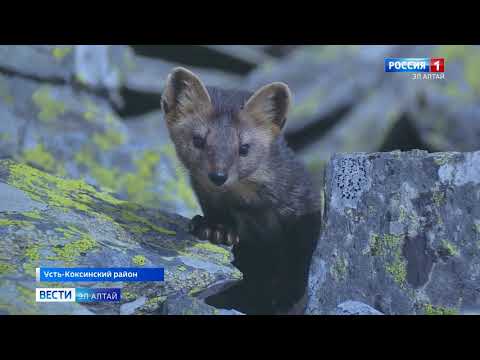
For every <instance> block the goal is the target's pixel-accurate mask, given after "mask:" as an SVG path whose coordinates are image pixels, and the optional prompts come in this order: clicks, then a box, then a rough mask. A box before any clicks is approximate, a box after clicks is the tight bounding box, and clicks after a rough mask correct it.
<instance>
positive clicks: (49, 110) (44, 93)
mask: <svg viewBox="0 0 480 360" xmlns="http://www.w3.org/2000/svg"><path fill="white" fill-rule="evenodd" d="M32 99H33V102H34V103H35V105H36V106H37V107H38V109H39V110H40V112H39V113H38V118H39V119H40V120H41V121H44V122H51V121H54V120H56V119H57V118H58V117H59V116H60V115H63V114H64V113H65V112H66V110H67V109H66V106H65V104H64V103H62V102H61V101H58V100H55V99H54V98H53V97H52V94H51V88H50V87H49V86H42V87H41V88H39V89H38V90H37V91H35V92H34V93H33V95H32Z"/></svg>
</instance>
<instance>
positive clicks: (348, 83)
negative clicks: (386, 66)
mask: <svg viewBox="0 0 480 360" xmlns="http://www.w3.org/2000/svg"><path fill="white" fill-rule="evenodd" d="M375 50H377V51H375ZM391 50H392V47H379V48H378V49H373V48H366V47H361V46H305V47H301V48H299V49H298V50H296V51H294V52H293V53H292V54H291V55H289V56H287V57H286V58H285V59H282V60H280V61H268V62H266V63H264V64H262V65H261V66H259V67H258V68H257V69H256V70H254V71H253V72H252V73H251V74H249V76H248V78H247V80H246V82H245V87H247V88H250V89H256V88H257V87H259V86H262V85H265V84H266V83H268V82H272V81H284V82H286V83H287V84H288V85H289V87H290V88H291V90H292V93H293V94H294V104H293V108H292V111H291V113H290V119H289V121H288V123H287V125H286V126H287V133H295V132H298V131H301V130H303V129H305V128H307V127H309V126H311V125H312V124H314V123H315V122H318V121H324V122H327V121H328V122H332V121H333V122H334V121H335V120H337V119H332V118H331V117H330V116H329V115H330V114H333V113H335V112H342V111H343V110H345V109H349V108H350V107H352V106H354V105H355V104H356V103H357V102H358V101H360V99H362V98H363V97H364V96H365V95H367V94H369V92H371V91H372V89H375V88H376V87H377V86H378V85H379V84H380V81H381V79H382V77H383V76H384V73H383V69H380V70H379V71H370V70H368V71H362V70H360V69H371V68H372V66H375V64H376V63H378V58H380V57H381V56H383V53H386V52H388V51H391ZM377 56H378V57H377ZM382 61H383V58H382ZM325 126H328V125H325Z"/></svg>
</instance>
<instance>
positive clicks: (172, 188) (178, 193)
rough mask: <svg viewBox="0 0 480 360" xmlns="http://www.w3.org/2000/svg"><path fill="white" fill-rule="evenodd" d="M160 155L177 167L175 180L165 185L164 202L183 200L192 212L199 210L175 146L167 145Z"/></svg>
mask: <svg viewBox="0 0 480 360" xmlns="http://www.w3.org/2000/svg"><path fill="white" fill-rule="evenodd" d="M160 153H161V154H162V155H163V156H165V157H167V158H168V159H169V160H170V162H171V163H172V164H173V165H174V166H175V178H174V179H171V180H169V181H167V183H166V184H165V191H164V193H165V194H164V196H163V200H165V201H175V200H178V199H180V200H182V201H183V202H184V203H185V205H186V206H188V207H189V208H190V209H192V210H196V209H198V205H197V201H196V198H195V195H194V193H193V190H192V188H191V187H190V185H189V182H188V179H187V177H186V175H185V174H184V172H183V171H182V166H181V164H180V163H179V161H178V159H177V157H176V156H175V149H174V147H173V145H171V144H167V145H165V146H163V147H162V149H161V151H160Z"/></svg>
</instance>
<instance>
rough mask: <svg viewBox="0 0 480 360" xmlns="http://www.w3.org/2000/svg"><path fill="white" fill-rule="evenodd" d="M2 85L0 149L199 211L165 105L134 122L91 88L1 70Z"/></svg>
mask: <svg viewBox="0 0 480 360" xmlns="http://www.w3.org/2000/svg"><path fill="white" fill-rule="evenodd" d="M0 86H3V89H4V93H5V94H6V95H5V96H4V97H3V98H2V97H0V115H3V116H2V121H1V122H0V134H1V138H0V157H14V158H15V159H16V160H18V161H21V162H24V163H27V164H30V165H32V166H35V167H37V168H38V169H41V170H43V171H46V172H49V173H51V174H55V175H60V176H67V177H69V178H76V179H81V178H83V179H85V180H86V181H87V182H88V183H90V184H93V185H96V186H100V187H103V188H105V189H110V190H111V191H114V192H115V193H117V194H118V195H119V196H121V198H122V199H125V200H127V199H128V200H129V201H132V202H135V203H139V204H141V205H145V206H149V207H156V208H157V207H161V208H162V209H164V210H166V211H172V212H176V213H180V214H182V215H184V216H191V215H193V214H196V213H197V212H198V205H197V202H196V199H195V197H194V195H193V192H192V191H191V189H190V187H189V186H188V179H187V177H186V175H185V173H184V172H183V171H182V168H181V167H180V164H179V162H178V161H177V159H176V155H175V151H174V149H173V145H171V143H170V140H169V138H168V135H167V130H166V128H165V125H164V121H163V117H162V115H161V114H160V112H154V113H153V114H149V115H146V116H145V117H143V118H141V119H136V121H132V122H127V123H128V124H129V123H134V124H132V129H130V128H129V126H128V125H126V123H124V122H123V121H121V120H120V118H119V117H118V116H117V115H116V113H115V112H114V110H113V109H112V106H111V104H110V103H109V102H108V101H107V100H106V99H104V98H102V97H99V96H96V95H94V94H92V93H89V92H85V91H80V90H75V89H73V88H72V87H70V86H67V85H51V84H46V85H42V84H40V83H38V82H36V81H32V80H29V79H24V78H21V77H17V76H2V75H1V74H0Z"/></svg>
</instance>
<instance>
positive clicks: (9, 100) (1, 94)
mask: <svg viewBox="0 0 480 360" xmlns="http://www.w3.org/2000/svg"><path fill="white" fill-rule="evenodd" d="M0 99H2V100H3V101H4V102H5V104H7V105H12V104H13V96H12V95H10V91H9V90H8V87H7V83H6V81H4V80H3V78H2V77H0Z"/></svg>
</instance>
